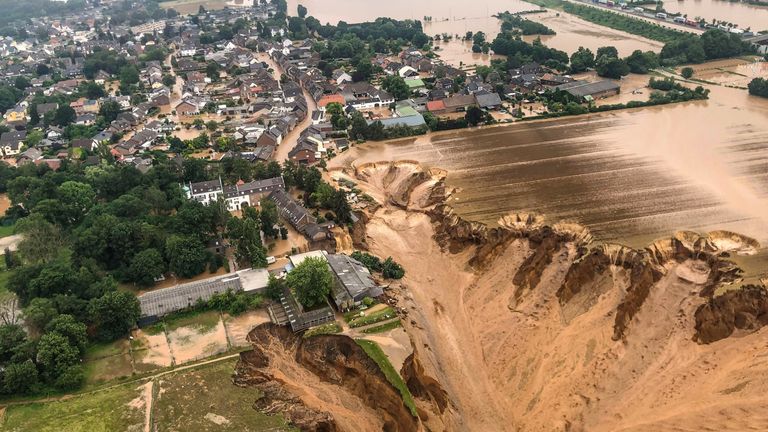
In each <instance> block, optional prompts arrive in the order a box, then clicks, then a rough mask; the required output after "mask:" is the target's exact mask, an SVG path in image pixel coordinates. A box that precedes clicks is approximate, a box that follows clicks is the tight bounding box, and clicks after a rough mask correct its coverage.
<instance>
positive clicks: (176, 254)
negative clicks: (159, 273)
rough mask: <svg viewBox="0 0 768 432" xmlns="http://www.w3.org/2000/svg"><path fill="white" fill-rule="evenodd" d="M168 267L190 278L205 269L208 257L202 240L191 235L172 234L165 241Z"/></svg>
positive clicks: (177, 273) (183, 276)
mask: <svg viewBox="0 0 768 432" xmlns="http://www.w3.org/2000/svg"><path fill="white" fill-rule="evenodd" d="M165 256H166V257H167V258H168V268H169V270H170V271H172V272H174V273H175V274H176V275H177V276H179V277H182V278H190V277H192V276H196V275H199V274H200V273H202V272H203V271H204V270H205V266H206V263H207V262H208V257H207V255H206V251H205V249H204V248H203V245H202V244H201V243H200V241H199V240H198V239H197V238H195V237H191V236H189V237H188V236H178V235H175V236H171V237H170V238H168V240H167V241H166V243H165Z"/></svg>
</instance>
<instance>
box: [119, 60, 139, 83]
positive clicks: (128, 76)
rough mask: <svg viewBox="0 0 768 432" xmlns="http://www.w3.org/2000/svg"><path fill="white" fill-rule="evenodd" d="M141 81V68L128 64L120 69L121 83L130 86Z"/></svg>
mask: <svg viewBox="0 0 768 432" xmlns="http://www.w3.org/2000/svg"><path fill="white" fill-rule="evenodd" d="M138 82H139V70H138V69H136V66H133V65H127V66H123V68H122V69H120V85H121V86H123V87H128V86H131V85H133V84H137V83H138Z"/></svg>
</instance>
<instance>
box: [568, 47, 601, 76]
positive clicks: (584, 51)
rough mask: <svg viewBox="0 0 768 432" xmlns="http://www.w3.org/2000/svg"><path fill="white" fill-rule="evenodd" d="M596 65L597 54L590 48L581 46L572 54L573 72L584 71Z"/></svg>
mask: <svg viewBox="0 0 768 432" xmlns="http://www.w3.org/2000/svg"><path fill="white" fill-rule="evenodd" d="M594 66H595V55H594V54H592V51H591V50H590V49H589V48H584V47H579V49H578V50H576V51H575V52H574V53H573V54H571V73H579V72H584V71H586V70H587V69H589V68H591V67H594Z"/></svg>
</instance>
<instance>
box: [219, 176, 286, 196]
mask: <svg viewBox="0 0 768 432" xmlns="http://www.w3.org/2000/svg"><path fill="white" fill-rule="evenodd" d="M278 189H285V182H283V178H282V177H274V178H269V179H266V180H254V181H252V182H248V183H243V184H241V185H234V186H226V187H224V195H225V196H226V197H227V198H231V197H235V196H240V195H251V194H256V193H267V192H272V191H274V190H278Z"/></svg>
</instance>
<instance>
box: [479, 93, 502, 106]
mask: <svg viewBox="0 0 768 432" xmlns="http://www.w3.org/2000/svg"><path fill="white" fill-rule="evenodd" d="M475 98H476V99H477V104H478V105H479V106H480V108H488V107H494V106H499V105H501V98H500V97H499V94H498V93H485V94H476V95H475Z"/></svg>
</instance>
